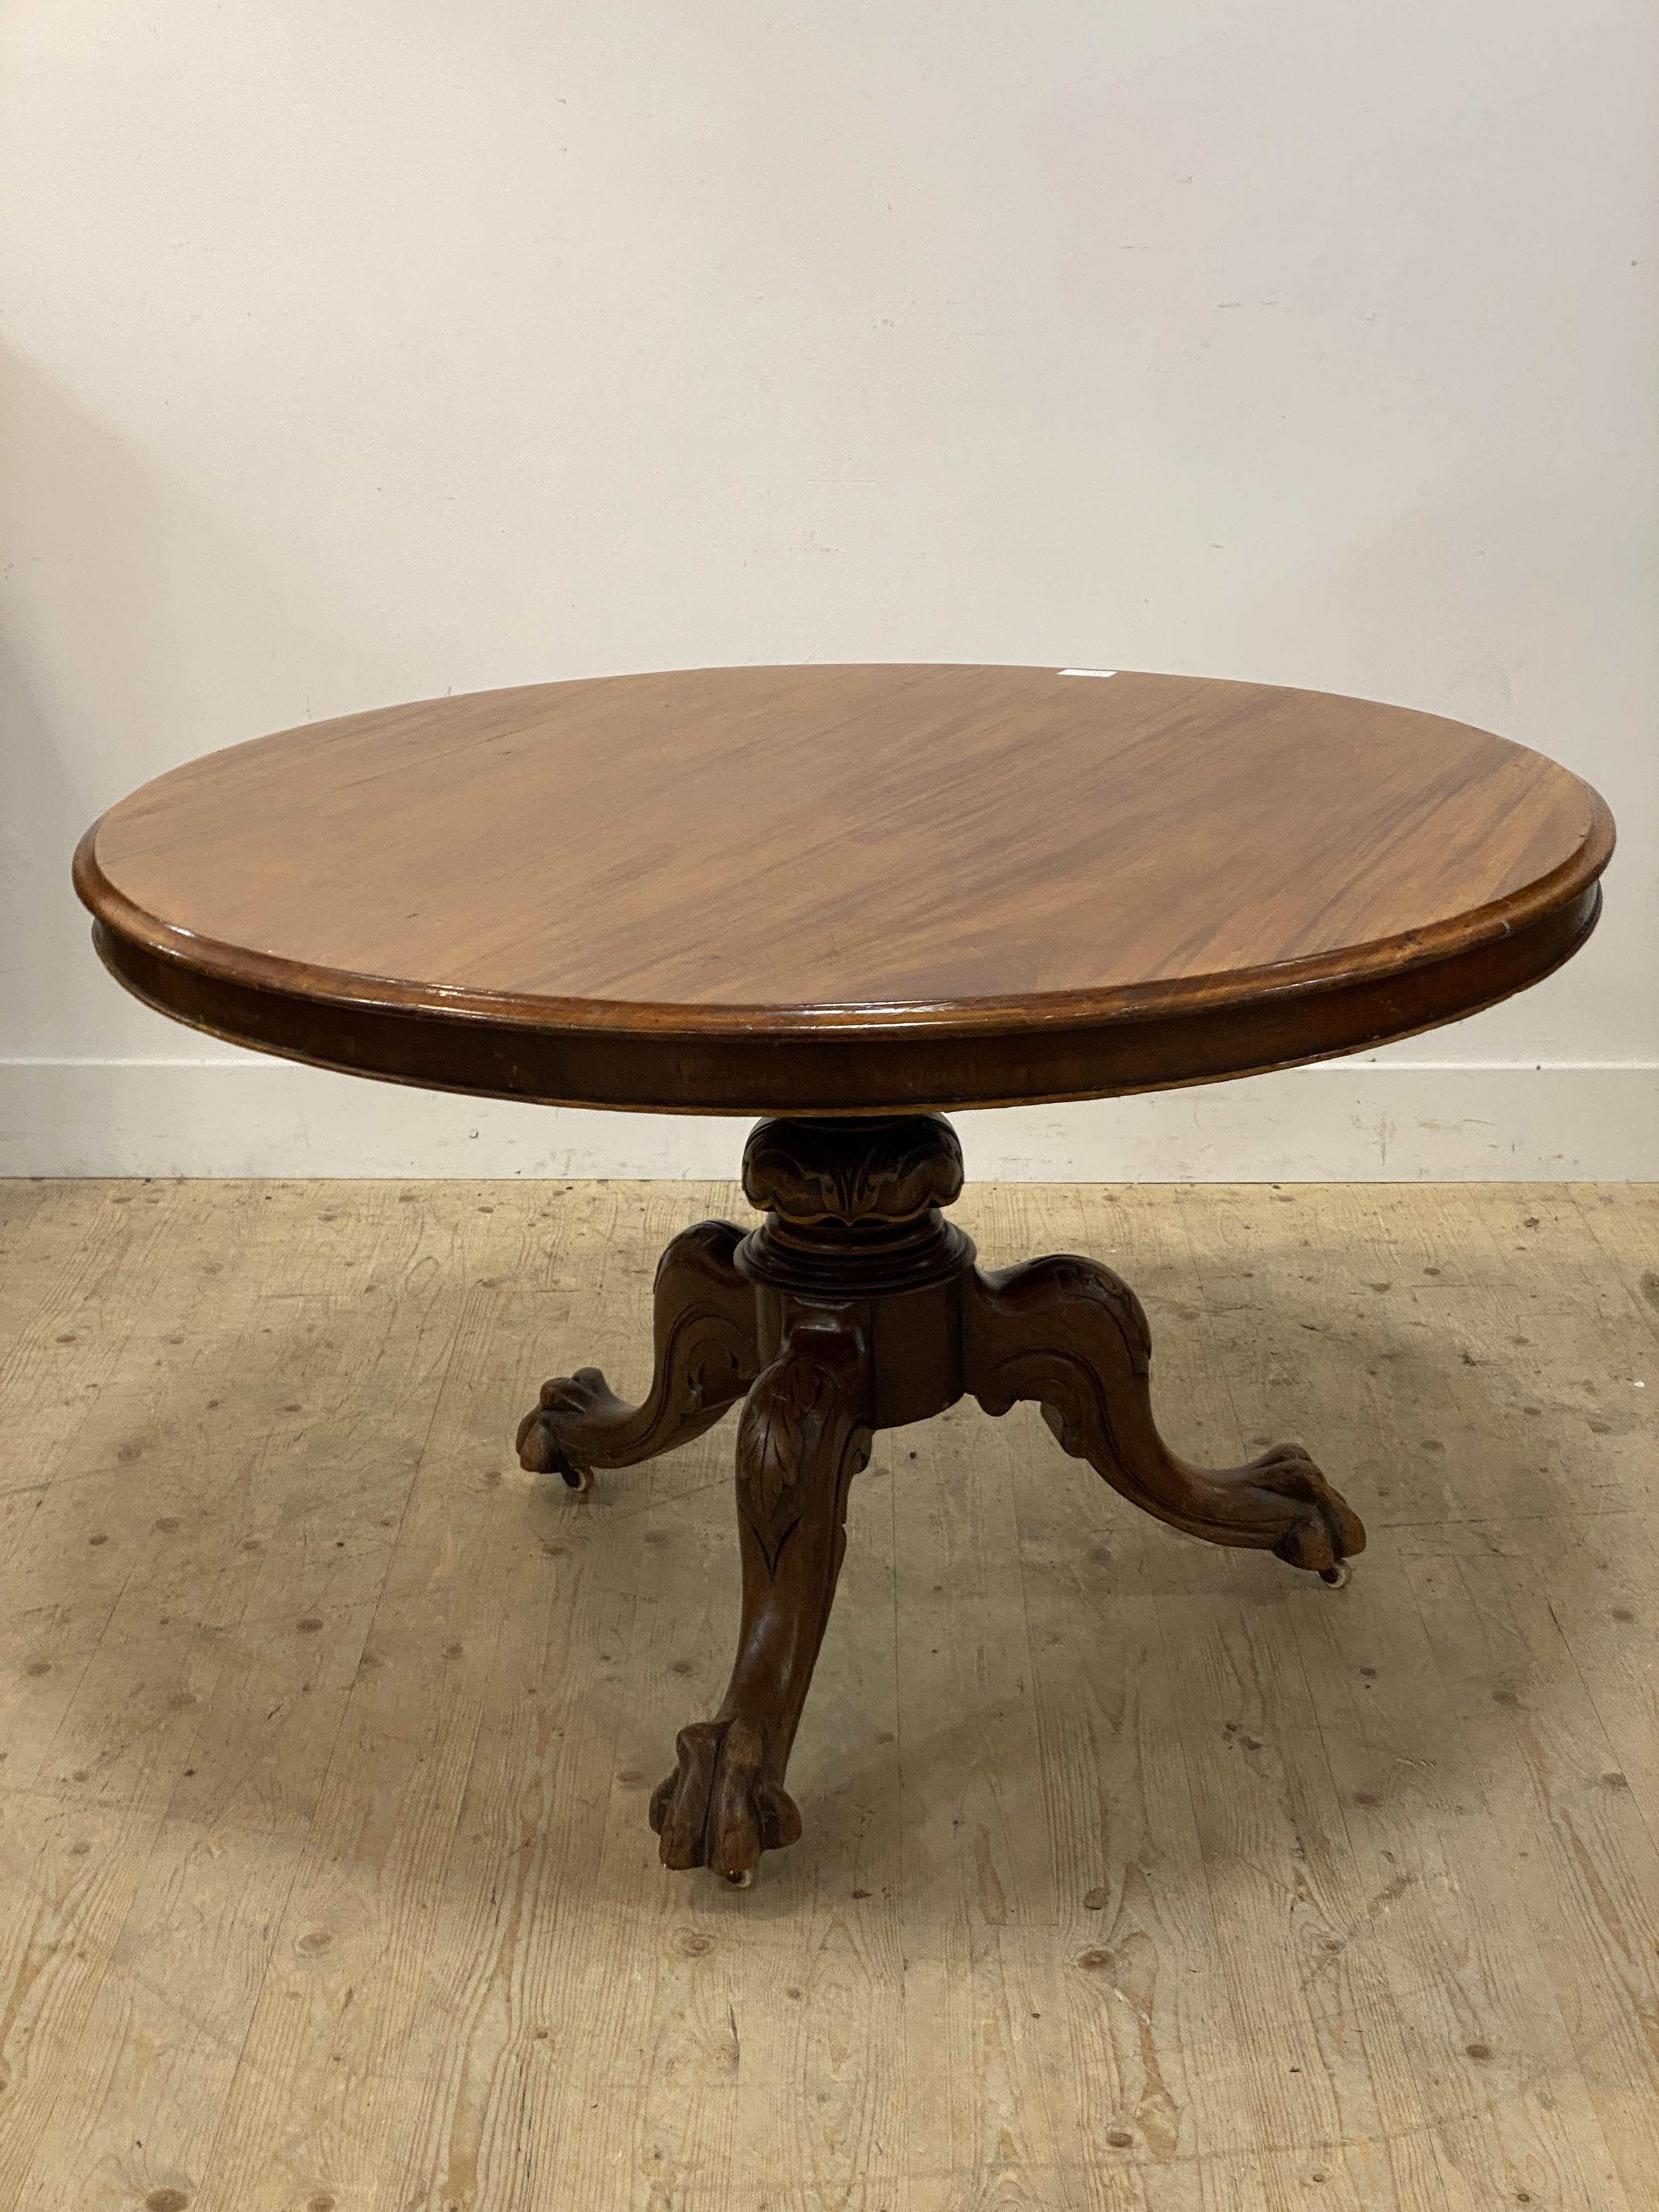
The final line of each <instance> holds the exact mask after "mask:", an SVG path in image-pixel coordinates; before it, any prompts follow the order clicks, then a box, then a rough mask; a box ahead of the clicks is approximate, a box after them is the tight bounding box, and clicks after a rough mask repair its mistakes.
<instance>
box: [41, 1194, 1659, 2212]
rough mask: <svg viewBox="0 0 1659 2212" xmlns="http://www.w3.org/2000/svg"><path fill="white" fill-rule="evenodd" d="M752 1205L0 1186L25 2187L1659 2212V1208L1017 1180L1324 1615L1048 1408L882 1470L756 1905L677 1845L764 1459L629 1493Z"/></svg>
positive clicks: (1171, 1421)
mask: <svg viewBox="0 0 1659 2212" xmlns="http://www.w3.org/2000/svg"><path fill="white" fill-rule="evenodd" d="M743 1211H744V1209H743V1207H742V1206H741V1202H740V1200H738V1199H737V1197H736V1194H735V1193H733V1192H732V1191H730V1190H728V1189H726V1188H723V1187H708V1186H694V1185H671V1184H654V1185H640V1184H634V1185H622V1184H611V1185H605V1184H592V1183H589V1184H577V1185H558V1184H501V1183H489V1184H462V1183H453V1182H451V1183H442V1184H420V1185H415V1186H406V1187H399V1186H397V1185H395V1184H385V1183H374V1184H342V1183H283V1184H267V1183H240V1184H238V1183H217V1184H141V1183H121V1184H112V1183H97V1182H81V1183H11V1184H0V1443H3V1447H4V1449H3V1453H0V2206H3V2207H13V2206H16V2207H28V2208H37V2207H38V2208H47V2209H48V2212H61V2208H73V2212H100V2209H101V2208H109V2209H110V2212H115V2208H137V2207H143V2208H148V2212H185V2208H187V2207H188V2208H195V2212H265V2208H270V2212H276V2208H283V2212H299V2208H307V2212H486V2209H487V2212H509V2208H512V2212H532V2208H534V2209H535V2212H545V2208H556V2212H562V2208H565V2207H571V2208H580V2212H635V2209H636V2208H637V2212H680V2209H681V2208H684V2212H726V2208H731V2212H831V2209H832V2208H835V2212H841V2208H857V2212H981V2209H982V2212H991V2208H996V2212H1018V2208H1024V2207H1030V2208H1042V2212H1068V2208H1073V2207H1076V2208H1090V2212H1094V2208H1107V2212H1116V2208H1120V2207H1121V2208H1125V2212H1128V2208H1133V2212H1283V2208H1288V2207H1292V2206H1294V2207H1298V2208H1300V2207H1304V2206H1310V2205H1316V2206H1319V2207H1321V2208H1326V2212H1339V2208H1340V2212H1394V2208H1396V2207H1398V2208H1401V2212H1405V2209H1406V2208H1409V2212H1476V2208H1487V2207H1492V2208H1497V2207H1500V2206H1501V2207H1509V2206H1516V2205H1528V2204H1530V2205H1533V2206H1536V2207H1539V2208H1545V2207H1548V2208H1558V2207H1559V2208H1568V2207H1571V2208H1580V2212H1644V2208H1647V2207H1651V2206H1652V2205H1654V2204H1655V2203H1659V1948H1656V1941H1659V1851H1656V1842H1659V1702H1656V1700H1659V1659H1656V1644H1655V1636H1654V1630H1655V1623H1656V1618H1659V1541H1656V1539H1659V1449H1656V1433H1659V1419H1656V1417H1659V1189H1655V1188H1647V1187H1624V1188H1595V1187H1590V1186H1583V1185H1577V1186H1550V1187H1524V1186H1521V1187H1518V1186H1515V1185H1504V1186H1501V1187H1500V1186H1492V1187H1488V1188H1443V1187H1441V1188H1411V1187H1407V1186H1401V1185H1392V1186H1388V1187H1379V1188H1355V1187H1343V1188H1338V1187H1331V1188H1310V1187H1307V1186H1297V1187H1293V1188H1285V1189H1280V1190H1275V1189H1270V1188H1237V1189H1213V1188H1201V1189H1175V1188H1139V1189H1126V1190H1115V1191H1114V1190H1105V1189H1095V1188H1089V1189H1072V1188H1030V1187H1024V1188H1012V1187H1004V1188H988V1189H985V1190H982V1191H981V1192H979V1193H978V1194H975V1195H974V1196H973V1197H972V1198H971V1199H970V1200H966V1201H964V1202H963V1205H962V1206H960V1207H959V1208H958V1209H957V1218H960V1219H961V1220H962V1221H963V1225H964V1226H966V1227H967V1228H968V1229H969V1231H971V1232H972V1233H973V1234H974V1235H975V1237H977V1239H978V1240H979V1243H980V1245H981V1251H982V1253H983V1255H984V1256H985V1257H986V1259H987V1261H988V1262H990V1263H992V1264H1002V1263H1004V1262H1006V1261H1010V1260H1012V1259H1016V1258H1021V1257H1024V1256H1028V1255H1035V1254H1037V1253H1041V1252H1044V1251H1049V1250H1064V1249H1083V1250H1086V1251H1092V1252H1095V1253H1097V1254H1099V1255H1101V1256H1103V1257H1105V1258H1108V1259H1110V1260H1112V1261H1114V1262H1115V1263H1116V1264H1117V1265H1119V1266H1120V1267H1121V1269H1122V1271H1123V1272H1124V1273H1126V1274H1127V1275H1128V1276H1129V1278H1130V1279H1131V1280H1132V1281H1133V1282H1134V1283H1135V1284H1136V1285H1137V1287H1138V1288H1139V1290H1140V1291H1141V1293H1142V1295H1143V1297H1144V1298H1145V1300H1146V1304H1147V1306H1148V1308H1149V1310H1150V1311H1151V1314H1152V1322H1153V1328H1154V1334H1155V1337H1156V1340H1157V1343H1158V1356H1157V1358H1156V1361H1155V1364H1154V1370H1153V1379H1154V1384H1155V1387H1156V1390H1157V1393H1158V1401H1159V1403H1160V1406H1161V1408H1162V1412H1163V1416H1164V1422H1165V1426H1166V1428H1167V1430H1168V1431H1169V1433H1170V1437H1171V1439H1172V1441H1174V1442H1175V1443H1176V1444H1177V1446H1178V1447H1180V1448H1182V1449H1185V1450H1187V1451H1188V1454H1189V1455H1194V1456H1197V1457H1200V1458H1206V1457H1207V1458H1211V1459H1213V1460H1216V1461H1221V1462H1225V1461H1229V1460H1232V1459H1234V1458H1236V1457H1237V1456H1238V1455H1239V1454H1240V1452H1241V1450H1243V1449H1256V1448H1259V1447H1261V1445H1263V1444H1265V1443H1267V1442H1268V1441H1270V1440H1273V1439H1277V1438H1279V1437H1295V1438H1297V1439H1300V1440H1301V1441H1303V1442H1304V1443H1307V1444H1308V1445H1309V1446H1310V1448H1311V1449H1313V1450H1314V1451H1315V1452H1316V1455H1318V1456H1319V1457H1320V1459H1321V1460H1322V1462H1323V1463H1324V1464H1325V1465H1326V1467H1327V1468H1328V1469H1329V1470H1330V1472H1331V1473H1332V1474H1333V1475H1334V1477H1335V1479H1336V1480H1338V1482H1339V1483H1340V1486H1341V1487H1342V1488H1343V1489H1344V1490H1345V1491H1346V1493H1347V1495H1348V1496H1349V1497H1350V1498H1352V1501H1353V1502H1354V1504H1356V1505H1357V1506H1358V1509H1359V1510H1360V1511H1361V1513H1362V1514H1363V1515H1364V1518H1365V1520H1366V1522H1368V1524H1369V1527H1370V1551H1369V1552H1368V1553H1366V1555H1365V1557H1364V1559H1363V1561H1362V1562H1361V1563H1360V1566H1359V1569H1358V1574H1357V1576H1356V1578H1355V1581H1354V1583H1353V1585H1352V1588H1351V1589H1348V1590H1346V1592H1343V1593H1340V1594H1337V1593H1333V1592H1330V1591H1328V1590H1327V1589H1324V1588H1323V1587H1322V1586H1321V1585H1319V1584H1318V1583H1316V1582H1314V1581H1312V1580H1311V1579H1310V1578H1306V1577H1298V1576H1295V1575H1293V1574H1291V1572H1290V1571H1288V1570H1287V1569H1285V1568H1284V1567H1281V1566H1280V1565H1278V1563H1277V1562H1275V1561H1274V1560H1273V1559H1271V1558H1266V1557H1262V1556H1260V1555H1256V1554H1252V1553H1232V1552H1222V1551H1217V1550H1212V1549H1210V1548H1209V1547H1204V1546H1201V1545H1198V1544H1195V1543H1193V1542H1191V1541H1188V1540H1187V1539H1185V1538H1182V1537H1179V1536H1176V1535H1175V1534H1172V1533H1170V1531H1168V1530H1165V1529H1164V1528H1160V1527H1158V1526H1156V1525H1155V1524H1153V1523H1152V1522H1150V1521H1147V1520H1145V1519H1144V1518H1142V1517H1140V1516H1138V1515H1136V1514H1135V1513H1133V1511H1132V1510H1130V1509H1129V1508H1127V1506H1126V1505H1124V1504H1121V1502H1120V1501H1119V1500H1118V1499H1117V1498H1115V1497H1114V1496H1113V1495H1112V1494H1111V1493H1110V1492H1109V1491H1108V1490H1107V1489H1106V1488H1105V1486H1103V1484H1101V1483H1100V1482H1099V1481H1097V1480H1096V1479H1095V1478H1094V1477H1093V1476H1092V1475H1091V1474H1090V1472H1089V1471H1088V1470H1087V1469H1086V1468H1084V1467H1083V1466H1081V1465H1080V1464H1079V1463H1078V1462H1073V1461H1070V1460H1067V1459H1066V1458H1065V1457H1064V1456H1063V1455H1061V1453H1060V1449H1059V1448H1058V1446H1057V1445H1056V1444H1055V1443H1054V1442H1053V1441H1052V1439H1051V1438H1050V1437H1048V1433H1047V1431H1045V1430H1044V1429H1043V1428H1042V1425H1041V1423H1040V1422H1039V1420H1038V1419H1037V1418H1036V1414H1035V1412H1034V1411H1033V1410H1032V1409H1030V1408H1020V1409H1018V1410H1017V1411H1016V1412H1015V1413H1012V1414H1011V1415H1010V1416H1009V1417H1008V1418H1007V1419H1006V1420H1004V1421H1001V1422H992V1421H989V1420H987V1419H984V1418H983V1417H982V1416H981V1415H980V1414H979V1413H978V1412H977V1411H976V1410H975V1409H974V1408H972V1407H957V1408H955V1409H953V1410H952V1412H951V1413H949V1414H947V1415H946V1416H945V1418H943V1419H940V1420H938V1421H935V1422H933V1423H931V1424H928V1425H925V1426H922V1427H920V1428H917V1429H914V1430H906V1431H899V1432H896V1433H890V1434H888V1435H885V1436H883V1437H879V1438H878V1443H877V1449H876V1454H875V1457H874V1460H873V1462H872V1466H871V1468H870V1469H869V1471H868V1473H867V1474H866V1475H864V1476H862V1477H861V1478H860V1480H859V1482H858V1483H857V1484H856V1486H855V1487H854V1504H853V1510H852V1517H851V1528H850V1545H849V1550H848V1561H847V1568H846V1572H845V1576H844V1578H843V1581H842V1591H841V1596H840V1601H839V1604H838V1607H837V1610H836V1617H835V1619H834V1621H833V1622H832V1624H831V1627H830V1631H829V1638H828V1641H827V1644H826V1645H825V1648H824V1653H823V1661H822V1663H821V1665H820V1667H819V1670H818V1677H817V1685H816V1687H815V1689H814V1692H813V1696H812V1699H811V1704H810V1705H809V1706H808V1708H807V1716H806V1720H805V1725H804V1727H803V1729H802V1733H801V1736H800V1739H799V1744H798V1746H797V1750H796V1756H795V1760H794V1764H793V1769H792V1772H791V1777H790V1782H791V1787H792V1790H793V1791H794V1793H795V1795H796V1796H797V1797H798V1799H799V1802H800V1805H801V1809H802V1812H803V1814H804V1816H805V1824H806V1832H805V1838H804V1839H803V1840H802V1842H801V1843H800V1844H799V1845H798V1846H797V1847H796V1848H795V1849H794V1850H792V1851H790V1852H787V1853H785V1854H782V1855H780V1856H777V1857H769V1858H768V1860H767V1861H766V1863H765V1865H764V1867H763V1872H762V1876H761V1879H760V1881H759V1882H758V1883H757V1886H756V1887H755V1888H754V1889H753V1890H752V1891H750V1892H749V1893H747V1894H739V1893H728V1892H727V1891H726V1890H725V1889H723V1888H722V1887H719V1886H717V1885H716V1884H715V1883H714V1882H713V1881H711V1880H710V1879H709V1878H708V1877H707V1876H704V1875H696V1876H690V1877H687V1876H684V1875H666V1874H665V1873H664V1872H663V1871H662V1870H661V1869H659V1866H658V1865H657V1863H656V1857H655V1849H654V1838H653V1837H652V1836H651V1835H650V1834H649V1832H648V1831H647V1826H646V1819H645V1807H646V1797H647V1792H648V1790H649V1787H650V1785H651V1784H653V1782H655V1780H656V1779H657V1778H658V1777H659V1774H660V1773H662V1772H663V1771H665V1769H666V1767H667V1765H668V1764H669V1762H670V1758H671V1747H672V1742H673V1736H674V1732H675V1729H677V1728H678V1726H679V1725H680V1724H681V1723H683V1722H684V1721H686V1720H688V1719H690V1718H693V1717H697V1716H699V1715H701V1714H702V1713H704V1712H706V1711H709V1710H711V1709H712V1707H713V1705H714V1703H715V1702H716V1701H717V1700H718V1698H719V1695H720V1690H721V1687H722V1686H723V1683H724V1678H725V1673H726V1663H727V1660H728V1657H729V1648H730V1638H731V1635H732V1626H733V1623H734V1620H735V1609H736V1584H737V1553H736V1547H735V1542H734V1538H733V1534H732V1510H731V1504H730V1495H729V1492H730V1475H729V1464H730V1452H731V1445H732V1424H731V1423H730V1421H729V1420H728V1422H727V1423H726V1424H724V1425H722V1426H721V1428H720V1429H718V1430H716V1431H714V1433H713V1434H712V1435H710V1436H709V1437H706V1438H704V1439H703V1440H702V1441H701V1442H700V1443H697V1444H696V1445H694V1446H692V1447H690V1448H689V1449H685V1450H684V1451H681V1452H678V1453H677V1454H674V1455H671V1456H670V1457H668V1458H666V1459H664V1460H662V1461H659V1462H657V1463H656V1464H654V1465H653V1466H651V1467H648V1468H643V1469H641V1470H637V1471H635V1472H634V1473H632V1474H620V1475H612V1476H601V1477H600V1478H599V1483H598V1486H597V1487H596V1489H595V1491H594V1492H593V1493H592V1496H591V1497H590V1498H586V1499H584V1500H574V1499H572V1498H569V1497H568V1496H567V1494H566V1493H565V1492H564V1491H563V1490H562V1487H561V1486H558V1485H557V1484H551V1485H550V1484H547V1483H544V1482H538V1481H532V1480H531V1479H530V1478H528V1477H526V1476H524V1475H522V1474H520V1473H519V1471H518V1469H517V1468H516V1466H515V1465H514V1462H513V1455H512V1453H511V1450H510V1449H509V1445H510V1438H511V1435H512V1431H513V1425H514V1421H515V1419H516V1418H517V1416H518V1414H519V1413H520V1412H521V1411H522V1410H523V1409H524V1408H525V1407H526V1406H527V1405H528V1404H529V1403H530V1402H531V1401H532V1396H533V1394H534V1390H535V1387H536V1385H537V1384H538V1382H539V1381H540V1379H541V1377H542V1376H543V1375H544V1373H547V1372H550V1371H555V1370H560V1369H565V1368H568V1367H571V1366H574V1365H577V1364H584V1363H586V1362H588V1361H597V1362H599V1364H603V1365H604V1366H605V1368H606V1370H608V1372H609V1373H610V1375H611V1379H612V1380H613V1382H616V1383H619V1384H621V1385H623V1387H628V1388H637V1387H638V1386H640V1385H641V1384H642V1383H643V1382H644V1379H645V1376H644V1372H643V1367H642V1357H643V1355H644V1354H645V1351H646V1346H647V1340H648V1333H647V1303H648V1297H649V1286H650V1277H651V1269H652V1266H653V1261H654V1259H655V1255H656V1253H657V1251H658V1249H659V1247H660V1246H661V1245H662V1244H663V1243H664V1242H665V1240H666V1239H667V1237H669V1236H670V1235H671V1233H672V1232H673V1231H675V1230H676V1229H677V1228H678V1227H680V1226H681V1225H684V1223H686V1222H689V1221H691V1220H693V1219H696V1218H699V1217H700V1216H701V1215H703V1214H705V1213H708V1212H731V1213H736V1214H738V1215H739V1217H741V1215H742V1213H743Z"/></svg>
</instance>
